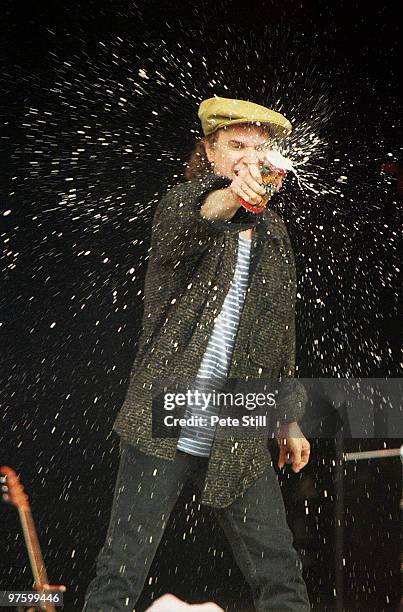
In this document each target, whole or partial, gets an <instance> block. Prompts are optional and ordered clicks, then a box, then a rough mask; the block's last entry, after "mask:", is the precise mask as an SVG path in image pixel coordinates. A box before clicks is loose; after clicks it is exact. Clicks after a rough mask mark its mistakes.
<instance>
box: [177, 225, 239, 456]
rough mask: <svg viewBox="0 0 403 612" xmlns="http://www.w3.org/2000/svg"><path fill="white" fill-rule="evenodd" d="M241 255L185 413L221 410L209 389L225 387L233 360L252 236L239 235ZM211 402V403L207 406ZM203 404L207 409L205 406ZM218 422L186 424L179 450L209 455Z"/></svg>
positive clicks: (198, 413)
mask: <svg viewBox="0 0 403 612" xmlns="http://www.w3.org/2000/svg"><path fill="white" fill-rule="evenodd" d="M238 238H239V240H238V245H239V246H238V257H237V263H236V267H235V273H234V277H233V279H232V282H231V285H230V288H229V290H228V293H227V295H226V297H225V300H224V303H223V306H222V309H221V312H220V314H219V315H218V317H217V318H216V320H215V324H214V328H213V331H212V334H211V337H210V339H209V341H208V344H207V348H206V350H205V353H204V355H203V358H202V360H201V363H200V367H199V370H198V373H197V376H196V380H195V383H194V385H193V387H192V390H196V389H197V390H198V391H200V392H203V394H205V395H204V396H201V395H200V394H199V402H198V403H197V404H196V397H193V398H192V401H191V402H190V403H189V404H188V405H187V406H186V407H185V412H184V417H185V418H186V419H188V418H189V417H190V416H193V415H194V416H195V417H207V418H208V420H209V417H210V415H214V414H218V413H219V406H215V405H214V401H210V403H208V395H207V394H208V393H209V392H212V391H213V389H215V390H216V391H217V390H219V389H220V388H222V385H223V383H224V382H225V378H226V375H227V373H228V370H229V366H230V363H231V355H232V350H233V347H234V342H235V337H236V333H237V329H238V325H239V319H240V315H241V311H242V307H243V304H244V301H245V296H246V291H247V287H248V277H249V263H250V249H251V240H248V239H247V238H243V237H242V236H238ZM206 404H207V407H206ZM202 407H204V408H205V409H204V410H203V409H202ZM214 431H215V426H210V425H209V426H201V425H200V426H199V427H196V426H186V427H182V428H181V433H180V436H179V439H178V444H177V448H178V450H181V451H184V452H186V453H190V454H191V455H198V456H201V457H208V456H209V455H210V450H211V445H212V442H213V439H214Z"/></svg>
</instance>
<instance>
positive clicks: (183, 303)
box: [113, 174, 307, 507]
mask: <svg viewBox="0 0 403 612" xmlns="http://www.w3.org/2000/svg"><path fill="white" fill-rule="evenodd" d="M229 184H230V180H229V179H226V178H224V177H220V176H218V175H216V174H207V175H204V176H202V177H198V178H196V179H193V180H191V181H187V182H185V183H181V184H178V185H176V186H174V187H173V188H171V189H170V190H168V192H167V193H166V194H165V195H164V196H163V197H162V199H161V200H160V202H159V204H158V206H157V208H156V211H155V213H154V218H153V228H152V236H151V247H150V251H149V253H150V255H149V262H148V267H147V272H146V277H145V287H144V315H143V330H142V333H141V336H140V339H139V342H138V348H137V354H136V358H135V360H134V364H133V367H132V370H131V374H130V381H129V386H128V389H127V393H126V397H125V400H124V403H123V405H122V407H121V409H120V411H119V413H118V415H117V418H116V420H115V422H114V425H113V429H114V431H115V432H116V433H117V434H119V436H120V437H121V439H123V440H125V441H126V442H129V443H131V444H133V445H135V446H137V448H138V449H139V450H141V451H142V452H144V453H146V454H150V455H154V456H157V457H161V458H165V459H167V460H173V459H174V457H175V454H176V445H177V437H176V438H175V437H173V438H155V437H154V438H153V436H152V411H151V402H152V390H153V385H154V386H155V384H156V381H157V380H161V379H167V378H169V379H171V380H173V379H175V380H176V381H177V382H180V383H181V384H183V385H186V384H187V385H190V384H191V383H192V382H193V381H194V380H195V377H196V374H197V371H198V368H199V365H200V362H201V359H202V356H203V354H204V351H205V349H206V346H207V343H208V340H209V338H210V335H211V332H212V329H213V326H214V320H215V317H217V316H218V314H219V313H220V310H221V307H222V305H223V302H224V299H225V296H226V294H227V292H228V289H229V287H230V283H231V280H232V278H233V276H234V272H235V266H236V260H237V248H238V233H239V232H240V231H243V230H245V229H249V228H253V232H252V245H251V265H250V275H249V284H248V289H247V293H246V298H245V302H244V306H243V310H242V313H241V317H240V322H239V327H238V332H237V335H236V339H235V345H234V349H233V354H232V359H231V364H230V370H229V372H228V377H229V378H231V379H235V380H241V381H242V380H245V381H247V380H250V379H252V378H253V379H260V378H262V379H263V378H264V379H270V380H281V379H282V378H284V379H285V380H289V382H290V383H292V385H291V387H290V389H291V391H290V392H289V393H285V394H283V396H282V398H281V399H279V400H278V401H277V402H276V406H275V407H274V418H275V420H276V421H277V422H284V421H293V420H297V421H298V420H299V419H300V418H301V417H302V415H303V412H304V408H305V403H306V400H307V397H306V391H305V389H304V387H303V385H301V384H300V383H298V380H297V379H296V378H295V377H294V374H295V299H296V286H297V281H296V272H295V261H294V256H293V251H292V247H291V243H290V238H289V235H288V232H287V230H286V227H285V225H284V223H283V221H282V220H281V218H280V217H279V216H278V215H277V214H276V213H274V212H272V211H270V210H268V209H266V210H265V212H264V213H263V214H261V215H254V214H253V213H248V212H247V211H246V210H245V209H243V208H242V207H241V208H240V209H239V210H238V212H237V213H236V214H235V215H234V216H233V217H232V219H231V220H228V221H226V220H210V219H207V218H203V217H202V216H201V215H200V207H201V205H202V204H203V201H204V198H205V197H206V195H207V194H208V193H209V192H210V191H213V190H216V189H221V188H224V187H226V186H228V185H229ZM270 464H271V455H270V451H269V448H268V440H267V438H266V439H265V438H264V437H263V438H253V439H239V438H238V437H237V438H236V439H235V438H234V437H231V436H230V437H228V438H225V437H222V436H220V437H218V436H217V435H216V436H215V438H214V440H213V444H212V448H211V454H210V457H209V461H208V466H207V470H206V476H205V480H204V489H203V491H202V496H201V500H200V501H201V503H202V504H205V505H210V506H215V507H226V506H228V505H230V504H231V503H232V502H233V501H234V499H236V498H237V497H238V496H239V495H241V494H242V493H243V492H244V491H245V490H246V488H247V487H249V486H250V485H251V484H252V483H253V482H254V481H255V480H256V479H257V478H258V477H259V476H260V475H262V473H263V472H264V471H265V469H266V468H267V467H268V466H269V465H270Z"/></svg>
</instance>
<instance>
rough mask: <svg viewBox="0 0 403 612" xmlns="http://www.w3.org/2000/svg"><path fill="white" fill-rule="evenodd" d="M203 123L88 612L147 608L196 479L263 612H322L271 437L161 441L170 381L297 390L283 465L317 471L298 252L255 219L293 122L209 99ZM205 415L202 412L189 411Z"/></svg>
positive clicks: (143, 350) (168, 225)
mask: <svg viewBox="0 0 403 612" xmlns="http://www.w3.org/2000/svg"><path fill="white" fill-rule="evenodd" d="M198 115H199V118H200V120H201V125H202V129H203V133H204V138H203V139H202V140H201V141H199V142H198V143H196V145H195V148H194V151H193V153H192V155H191V156H190V159H189V163H188V165H187V170H186V178H187V179H188V180H187V181H186V182H183V183H181V184H178V185H176V186H174V187H173V188H171V189H170V190H169V191H168V192H167V193H166V194H165V195H164V197H163V198H162V199H161V200H160V202H159V204H158V206H157V209H156V211H155V214H154V219H153V230H152V239H151V249H150V258H149V263H148V268H147V273H146V279H145V288H144V316H143V331H142V334H141V337H140V340H139V345H138V351H137V354H136V358H135V361H134V365H133V368H132V372H131V375H130V383H129V388H128V391H127V394H126V398H125V401H124V404H123V406H122V408H121V410H120V412H119V414H118V416H117V419H116V421H115V424H114V431H115V432H117V433H118V434H119V436H120V448H121V458H120V465H119V470H118V476H117V482H116V487H115V494H114V499H113V505H112V511H111V516H110V523H109V528H108V533H107V536H106V541H105V543H104V546H103V547H102V549H101V551H100V553H99V555H98V558H97V575H96V577H95V578H94V580H93V581H92V582H91V583H90V585H89V587H88V590H87V593H86V600H85V605H84V610H85V611H86V612H100V611H105V612H109V611H120V610H132V609H133V607H135V604H136V602H137V601H138V599H139V597H140V595H141V592H142V589H143V585H144V583H145V580H146V578H147V575H148V572H149V569H150V566H151V563H152V561H153V558H154V556H155V553H156V550H157V548H158V545H159V542H160V541H161V538H162V535H163V533H164V529H165V527H166V524H167V521H168V518H169V516H170V513H171V512H172V510H173V508H174V505H175V503H176V501H177V499H178V497H179V494H180V492H181V490H182V487H183V485H184V484H185V482H186V481H187V480H188V479H190V480H191V481H192V483H193V484H194V486H195V487H196V488H197V489H198V492H199V494H200V503H202V504H205V505H208V506H211V507H212V508H213V510H214V513H215V515H216V517H217V520H218V522H219V524H220V525H221V526H222V528H223V530H224V533H225V535H226V536H227V538H228V541H229V543H230V545H231V547H232V550H233V554H234V558H235V560H236V562H237V563H238V565H239V567H240V569H241V571H242V572H243V574H244V576H245V578H246V580H247V581H248V583H249V585H250V587H251V591H252V595H253V600H254V605H255V608H256V610H257V612H268V611H277V612H287V611H289V612H306V611H308V610H310V605H309V600H308V595H307V590H306V586H305V583H304V580H303V577H302V564H301V561H300V559H299V556H298V554H297V552H296V550H295V548H294V546H293V537H292V533H291V531H290V529H289V526H288V524H287V521H286V515H285V508H284V503H283V498H282V495H281V490H280V486H279V483H278V479H277V475H276V473H275V470H274V467H273V462H272V459H271V455H270V450H269V448H268V440H267V437H253V438H252V437H247V438H246V437H244V438H242V437H238V436H237V437H235V436H228V437H225V436H218V435H216V432H215V429H214V428H213V427H210V428H209V427H207V428H202V427H190V426H189V427H188V426H184V427H182V428H180V431H179V433H178V435H176V436H171V437H156V436H155V435H154V436H153V428H152V425H153V415H154V413H153V412H152V400H153V391H155V388H156V386H157V385H158V383H159V381H161V380H167V379H169V380H172V381H173V380H175V381H176V382H178V383H179V384H180V385H182V387H181V388H184V387H187V388H191V389H200V390H206V389H213V388H218V389H219V388H222V385H223V384H225V381H226V380H230V379H231V380H237V381H247V380H251V379H253V380H260V379H261V380H287V379H288V380H289V381H290V382H291V383H292V386H291V388H292V392H290V393H288V394H287V393H285V394H282V396H279V398H278V401H276V403H275V405H274V406H273V408H272V411H271V418H272V420H273V423H274V435H275V437H276V440H277V442H278V445H279V448H280V454H279V461H278V466H279V467H280V468H281V467H283V466H284V464H285V463H290V464H291V465H292V469H293V470H294V472H299V471H300V470H301V469H302V468H303V467H304V466H305V465H306V464H307V463H308V460H309V443H308V441H307V440H306V439H305V437H304V435H303V433H302V432H301V430H300V428H299V426H298V421H299V420H300V419H301V417H302V415H303V412H304V404H305V401H306V393H305V390H304V388H303V386H302V385H301V384H299V383H298V381H297V380H296V379H295V378H294V374H295V297H296V285H297V281H296V272H295V262H294V255H293V251H292V246H291V243H290V239H289V236H288V233H287V230H286V227H285V225H284V223H283V221H282V220H281V218H280V217H279V215H277V214H276V213H274V212H273V211H271V210H270V209H269V208H268V207H267V206H266V207H265V208H261V209H260V211H259V212H251V210H256V206H257V205H259V203H261V201H262V198H263V196H264V194H265V190H264V187H263V185H262V176H261V172H260V166H259V161H261V160H263V161H264V160H265V155H266V154H265V153H264V150H265V149H262V148H261V145H263V144H264V143H267V141H268V140H270V139H274V138H275V139H279V138H283V137H285V136H287V134H289V133H290V131H291V129H292V128H291V124H290V123H289V121H288V120H287V119H286V118H285V117H284V116H283V115H281V114H279V113H277V112H274V111H272V110H270V109H268V108H265V107H263V106H260V105H258V104H254V103H252V102H247V101H244V100H231V99H227V98H219V97H214V98H210V99H208V100H204V101H203V102H202V103H201V105H200V107H199V113H198ZM280 188H281V178H280V179H277V180H276V183H275V189H276V191H278V190H279V189H280ZM251 207H252V209H251ZM214 411H215V408H214V407H213V406H210V407H207V410H206V411H205V412H206V414H213V413H214ZM192 412H193V413H195V412H197V407H195V406H191V405H188V406H187V407H186V413H187V414H192Z"/></svg>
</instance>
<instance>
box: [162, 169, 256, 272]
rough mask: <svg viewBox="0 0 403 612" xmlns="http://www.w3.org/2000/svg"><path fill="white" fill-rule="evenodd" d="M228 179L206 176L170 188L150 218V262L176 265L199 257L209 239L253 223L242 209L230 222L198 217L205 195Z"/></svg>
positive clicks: (221, 187) (241, 229) (227, 183)
mask: <svg viewBox="0 0 403 612" xmlns="http://www.w3.org/2000/svg"><path fill="white" fill-rule="evenodd" d="M230 183H231V181H230V179H227V178H224V177H221V176H219V175H217V174H207V175H205V176H202V177H199V178H196V179H193V180H192V181H188V182H187V183H182V184H180V185H177V186H175V187H173V188H172V189H170V190H169V191H168V192H167V193H166V194H165V195H164V196H163V198H162V199H161V200H160V202H159V203H158V206H157V208H156V211H155V213H154V218H153V229H152V238H151V249H152V256H153V259H154V261H158V262H159V263H174V262H179V261H180V260H181V258H183V257H185V258H189V257H194V256H198V255H200V254H201V253H202V252H203V251H204V249H205V248H206V247H207V246H208V244H209V242H210V240H212V239H214V238H215V237H217V236H220V235H222V234H223V233H224V232H231V231H235V232H240V231H243V230H246V229H249V228H252V227H254V226H255V224H256V221H257V219H256V215H254V214H253V213H249V212H248V211H246V210H245V209H244V208H242V207H240V209H239V210H238V211H237V212H236V214H235V215H234V216H233V217H232V219H230V220H228V221H226V220H218V219H207V218H204V217H202V216H201V215H200V208H201V206H202V204H203V202H204V199H205V198H206V196H207V195H208V194H209V193H210V192H211V191H215V190H217V189H223V188H225V187H228V185H229V184H230Z"/></svg>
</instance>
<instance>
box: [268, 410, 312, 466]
mask: <svg viewBox="0 0 403 612" xmlns="http://www.w3.org/2000/svg"><path fill="white" fill-rule="evenodd" d="M275 437H276V440H277V444H278V445H279V448H280V455H279V458H278V467H279V468H280V469H281V468H282V467H284V465H285V464H286V463H290V464H291V465H292V469H293V471H294V472H299V471H300V470H302V468H304V467H305V466H306V464H307V463H308V461H309V453H310V444H309V442H308V440H307V439H306V438H305V436H304V434H303V433H302V431H301V429H300V428H299V425H298V423H297V421H292V422H289V423H283V424H282V425H281V426H280V427H279V428H278V429H277V431H276V433H275Z"/></svg>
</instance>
